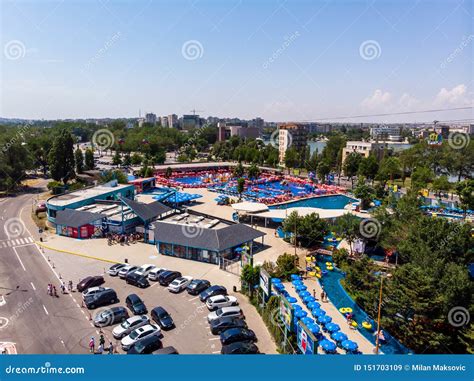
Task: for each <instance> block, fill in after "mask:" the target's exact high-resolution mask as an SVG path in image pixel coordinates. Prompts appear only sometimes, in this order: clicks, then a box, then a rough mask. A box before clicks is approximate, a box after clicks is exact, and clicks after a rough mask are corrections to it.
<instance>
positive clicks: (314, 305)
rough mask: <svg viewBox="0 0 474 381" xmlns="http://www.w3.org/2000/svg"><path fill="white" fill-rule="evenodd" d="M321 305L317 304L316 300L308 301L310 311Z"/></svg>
mask: <svg viewBox="0 0 474 381" xmlns="http://www.w3.org/2000/svg"><path fill="white" fill-rule="evenodd" d="M319 307H321V304H319V303H318V302H309V303H308V308H309V309H310V310H311V311H312V310H314V309H315V308H319Z"/></svg>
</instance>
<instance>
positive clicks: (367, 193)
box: [354, 179, 375, 210]
mask: <svg viewBox="0 0 474 381" xmlns="http://www.w3.org/2000/svg"><path fill="white" fill-rule="evenodd" d="M354 196H356V197H357V198H359V199H360V208H361V209H364V210H366V209H369V207H370V203H371V202H372V200H373V198H374V196H375V191H374V189H373V188H371V187H370V186H368V185H367V184H366V183H365V181H363V180H362V179H359V182H358V183H357V185H356V187H355V189H354Z"/></svg>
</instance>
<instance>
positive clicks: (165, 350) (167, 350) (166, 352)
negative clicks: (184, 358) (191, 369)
mask: <svg viewBox="0 0 474 381" xmlns="http://www.w3.org/2000/svg"><path fill="white" fill-rule="evenodd" d="M152 354H153V355H178V354H179V352H178V350H177V349H176V348H175V347H171V346H169V347H164V348H161V349H158V350H157V351H154V352H153V353H152Z"/></svg>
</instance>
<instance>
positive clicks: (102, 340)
mask: <svg viewBox="0 0 474 381" xmlns="http://www.w3.org/2000/svg"><path fill="white" fill-rule="evenodd" d="M105 351H107V354H109V355H113V354H114V345H113V344H112V342H110V343H109V346H108V347H107V349H106V348H105V337H104V335H102V334H101V335H100V336H99V346H98V347H97V351H96V350H95V339H94V336H92V337H91V339H90V340H89V352H90V353H92V354H96V355H102V354H103V353H104V352H105Z"/></svg>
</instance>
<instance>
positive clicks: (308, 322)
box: [301, 316, 316, 326]
mask: <svg viewBox="0 0 474 381" xmlns="http://www.w3.org/2000/svg"><path fill="white" fill-rule="evenodd" d="M301 321H302V322H303V323H304V325H306V326H308V325H311V324H316V322H315V321H314V319H312V318H310V317H309V316H306V317H304V318H302V319H301Z"/></svg>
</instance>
